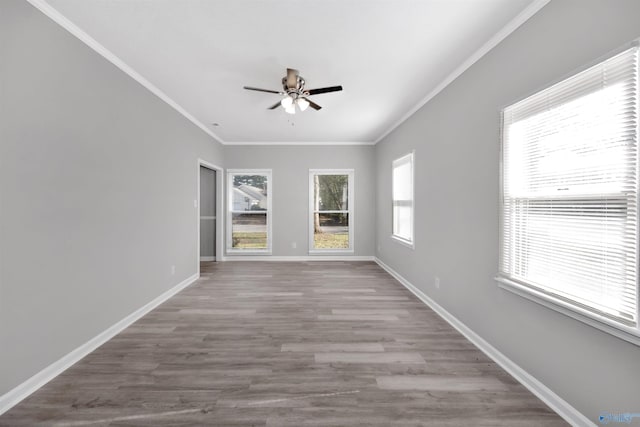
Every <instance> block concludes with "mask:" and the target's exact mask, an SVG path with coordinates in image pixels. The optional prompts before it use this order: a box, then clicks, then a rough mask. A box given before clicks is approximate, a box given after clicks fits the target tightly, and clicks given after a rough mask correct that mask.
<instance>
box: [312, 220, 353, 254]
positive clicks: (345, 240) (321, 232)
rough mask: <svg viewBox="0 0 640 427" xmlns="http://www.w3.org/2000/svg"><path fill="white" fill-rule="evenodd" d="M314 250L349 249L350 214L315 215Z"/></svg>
mask: <svg viewBox="0 0 640 427" xmlns="http://www.w3.org/2000/svg"><path fill="white" fill-rule="evenodd" d="M313 221H314V226H313V247H314V249H349V214H345V213H340V214H323V213H316V214H314V219H313Z"/></svg>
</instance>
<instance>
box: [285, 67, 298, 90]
mask: <svg viewBox="0 0 640 427" xmlns="http://www.w3.org/2000/svg"><path fill="white" fill-rule="evenodd" d="M298 73H299V71H298V70H294V69H293V68H287V87H288V88H295V87H296V86H297V85H298Z"/></svg>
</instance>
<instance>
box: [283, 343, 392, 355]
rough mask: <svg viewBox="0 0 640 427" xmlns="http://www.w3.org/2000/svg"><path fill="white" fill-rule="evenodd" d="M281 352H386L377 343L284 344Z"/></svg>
mask: <svg viewBox="0 0 640 427" xmlns="http://www.w3.org/2000/svg"><path fill="white" fill-rule="evenodd" d="M281 351H294V352H306V353H318V352H325V351H326V352H339V351H345V352H360V351H361V352H368V353H372V352H378V351H384V347H383V346H382V344H380V343H377V342H361V343H349V342H347V343H284V344H282V348H281Z"/></svg>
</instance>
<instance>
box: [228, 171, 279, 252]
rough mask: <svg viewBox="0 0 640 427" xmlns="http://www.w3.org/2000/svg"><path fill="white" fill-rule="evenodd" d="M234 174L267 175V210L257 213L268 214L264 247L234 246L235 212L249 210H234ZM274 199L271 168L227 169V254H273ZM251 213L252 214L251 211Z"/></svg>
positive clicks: (244, 212) (245, 212)
mask: <svg viewBox="0 0 640 427" xmlns="http://www.w3.org/2000/svg"><path fill="white" fill-rule="evenodd" d="M234 175H265V176H266V177H267V183H268V185H267V210H266V211H258V212H255V214H258V215H259V214H264V213H266V215H267V247H266V248H264V249H254V248H250V249H242V248H234V247H233V214H234V213H243V214H247V213H248V212H247V211H242V212H240V211H238V212H236V211H234V210H233V176H234ZM272 200H273V179H272V173H271V169H227V222H226V223H227V227H226V228H227V235H226V253H227V255H271V249H272V247H273V243H272V241H273V237H272V235H273V233H272V222H273V221H272V217H273V209H272V204H271V201H272ZM249 214H251V213H250V212H249Z"/></svg>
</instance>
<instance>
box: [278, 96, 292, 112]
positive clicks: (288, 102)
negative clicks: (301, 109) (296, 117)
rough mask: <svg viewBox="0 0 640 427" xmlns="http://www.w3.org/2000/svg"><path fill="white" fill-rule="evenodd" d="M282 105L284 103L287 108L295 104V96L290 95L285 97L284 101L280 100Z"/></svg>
mask: <svg viewBox="0 0 640 427" xmlns="http://www.w3.org/2000/svg"><path fill="white" fill-rule="evenodd" d="M280 105H282V106H283V107H284V109H285V110H286V109H287V108H289V107H291V106H293V98H292V97H291V96H289V95H287V96H285V97H284V98H282V101H280Z"/></svg>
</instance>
